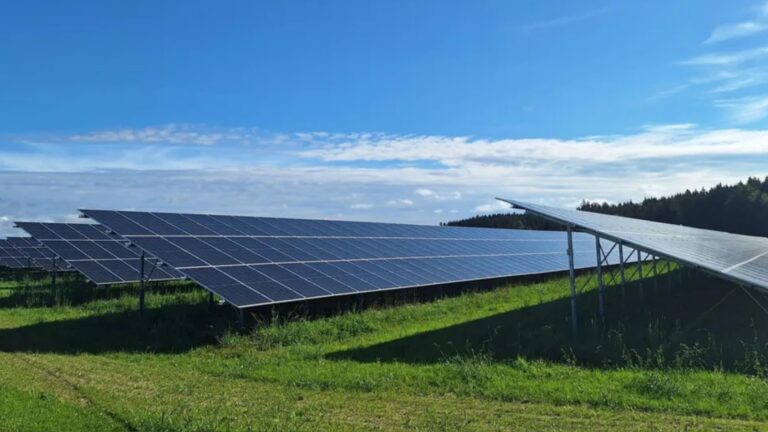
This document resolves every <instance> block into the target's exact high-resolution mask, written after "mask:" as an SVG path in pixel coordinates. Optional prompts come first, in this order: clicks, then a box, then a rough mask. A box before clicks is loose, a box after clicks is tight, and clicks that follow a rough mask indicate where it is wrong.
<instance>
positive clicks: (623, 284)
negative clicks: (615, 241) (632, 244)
mask: <svg viewBox="0 0 768 432" xmlns="http://www.w3.org/2000/svg"><path fill="white" fill-rule="evenodd" d="M619 272H620V274H621V295H625V294H626V293H627V288H626V282H627V280H626V276H625V274H624V245H623V244H622V243H621V242H619Z"/></svg>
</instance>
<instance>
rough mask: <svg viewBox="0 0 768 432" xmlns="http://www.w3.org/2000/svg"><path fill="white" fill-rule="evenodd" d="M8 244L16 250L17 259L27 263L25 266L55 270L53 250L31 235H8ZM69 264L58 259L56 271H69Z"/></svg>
mask: <svg viewBox="0 0 768 432" xmlns="http://www.w3.org/2000/svg"><path fill="white" fill-rule="evenodd" d="M6 241H7V244H8V245H9V246H10V247H12V248H14V249H15V250H16V255H17V257H18V258H17V260H18V261H23V262H25V263H26V265H25V267H40V268H42V269H44V270H48V271H52V270H53V264H54V260H53V256H54V254H53V252H52V251H51V250H50V249H48V248H47V247H45V246H44V245H43V244H41V243H40V242H38V241H37V240H35V239H33V238H29V237H8V238H7V239H6ZM68 270H69V266H68V265H67V263H66V262H64V261H63V260H58V259H57V260H56V271H68Z"/></svg>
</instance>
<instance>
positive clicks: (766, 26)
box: [703, 3, 768, 45]
mask: <svg viewBox="0 0 768 432" xmlns="http://www.w3.org/2000/svg"><path fill="white" fill-rule="evenodd" d="M765 31H768V3H765V4H762V5H760V6H758V7H755V8H754V12H753V16H752V17H751V18H750V19H748V20H745V21H740V22H734V23H725V24H722V25H719V26H717V27H715V28H714V29H713V30H712V33H710V35H709V37H708V38H707V39H706V40H705V41H704V42H703V43H704V45H709V44H714V43H718V42H723V41H727V40H731V39H737V38H743V37H748V36H753V35H756V34H758V33H763V32H765Z"/></svg>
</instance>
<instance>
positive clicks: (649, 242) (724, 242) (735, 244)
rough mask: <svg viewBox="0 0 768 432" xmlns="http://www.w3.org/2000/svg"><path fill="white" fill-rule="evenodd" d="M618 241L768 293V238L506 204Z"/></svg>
mask: <svg viewBox="0 0 768 432" xmlns="http://www.w3.org/2000/svg"><path fill="white" fill-rule="evenodd" d="M500 200H502V201H505V202H507V203H509V204H512V205H513V206H515V207H518V208H521V209H525V210H527V211H529V212H532V213H535V214H538V215H542V216H544V217H547V218H549V219H552V220H556V221H559V222H561V223H564V224H569V225H573V226H576V227H579V228H582V229H584V230H587V231H590V232H593V233H596V234H598V235H600V236H601V237H603V238H607V239H610V240H613V241H623V242H624V243H626V244H629V245H631V246H635V247H638V248H640V249H643V250H645V251H647V252H650V253H653V254H655V255H658V256H661V257H664V258H667V259H672V260H674V261H677V262H681V263H683V264H685V265H689V266H692V267H696V268H700V269H703V270H705V271H708V272H710V273H712V274H714V275H717V276H719V277H722V278H725V279H729V280H731V281H735V282H738V283H740V284H745V285H749V286H752V287H754V288H758V289H761V290H763V291H768V238H764V237H754V236H746V235H741V234H731V233H726V232H722V231H712V230H706V229H700V228H692V227H687V226H683V225H673V224H666V223H661V222H651V221H644V220H640V219H633V218H626V217H621V216H612V215H605V214H599V213H590V212H585V211H579V210H567V209H561V208H555V207H549V206H543V205H539V204H531V203H526V202H521V201H515V200H507V199H501V198H500Z"/></svg>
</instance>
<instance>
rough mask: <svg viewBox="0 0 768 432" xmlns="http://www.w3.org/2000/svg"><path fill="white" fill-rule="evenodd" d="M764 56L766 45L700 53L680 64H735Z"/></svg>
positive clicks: (766, 51)
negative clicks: (733, 50) (732, 50)
mask: <svg viewBox="0 0 768 432" xmlns="http://www.w3.org/2000/svg"><path fill="white" fill-rule="evenodd" d="M766 56H768V46H761V47H757V48H751V49H747V50H741V51H735V52H719V53H707V54H702V55H699V56H696V57H693V58H690V59H687V60H684V61H683V62H682V64H684V65H690V66H737V65H740V64H742V63H745V62H748V61H751V60H755V59H760V58H764V57H766Z"/></svg>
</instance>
